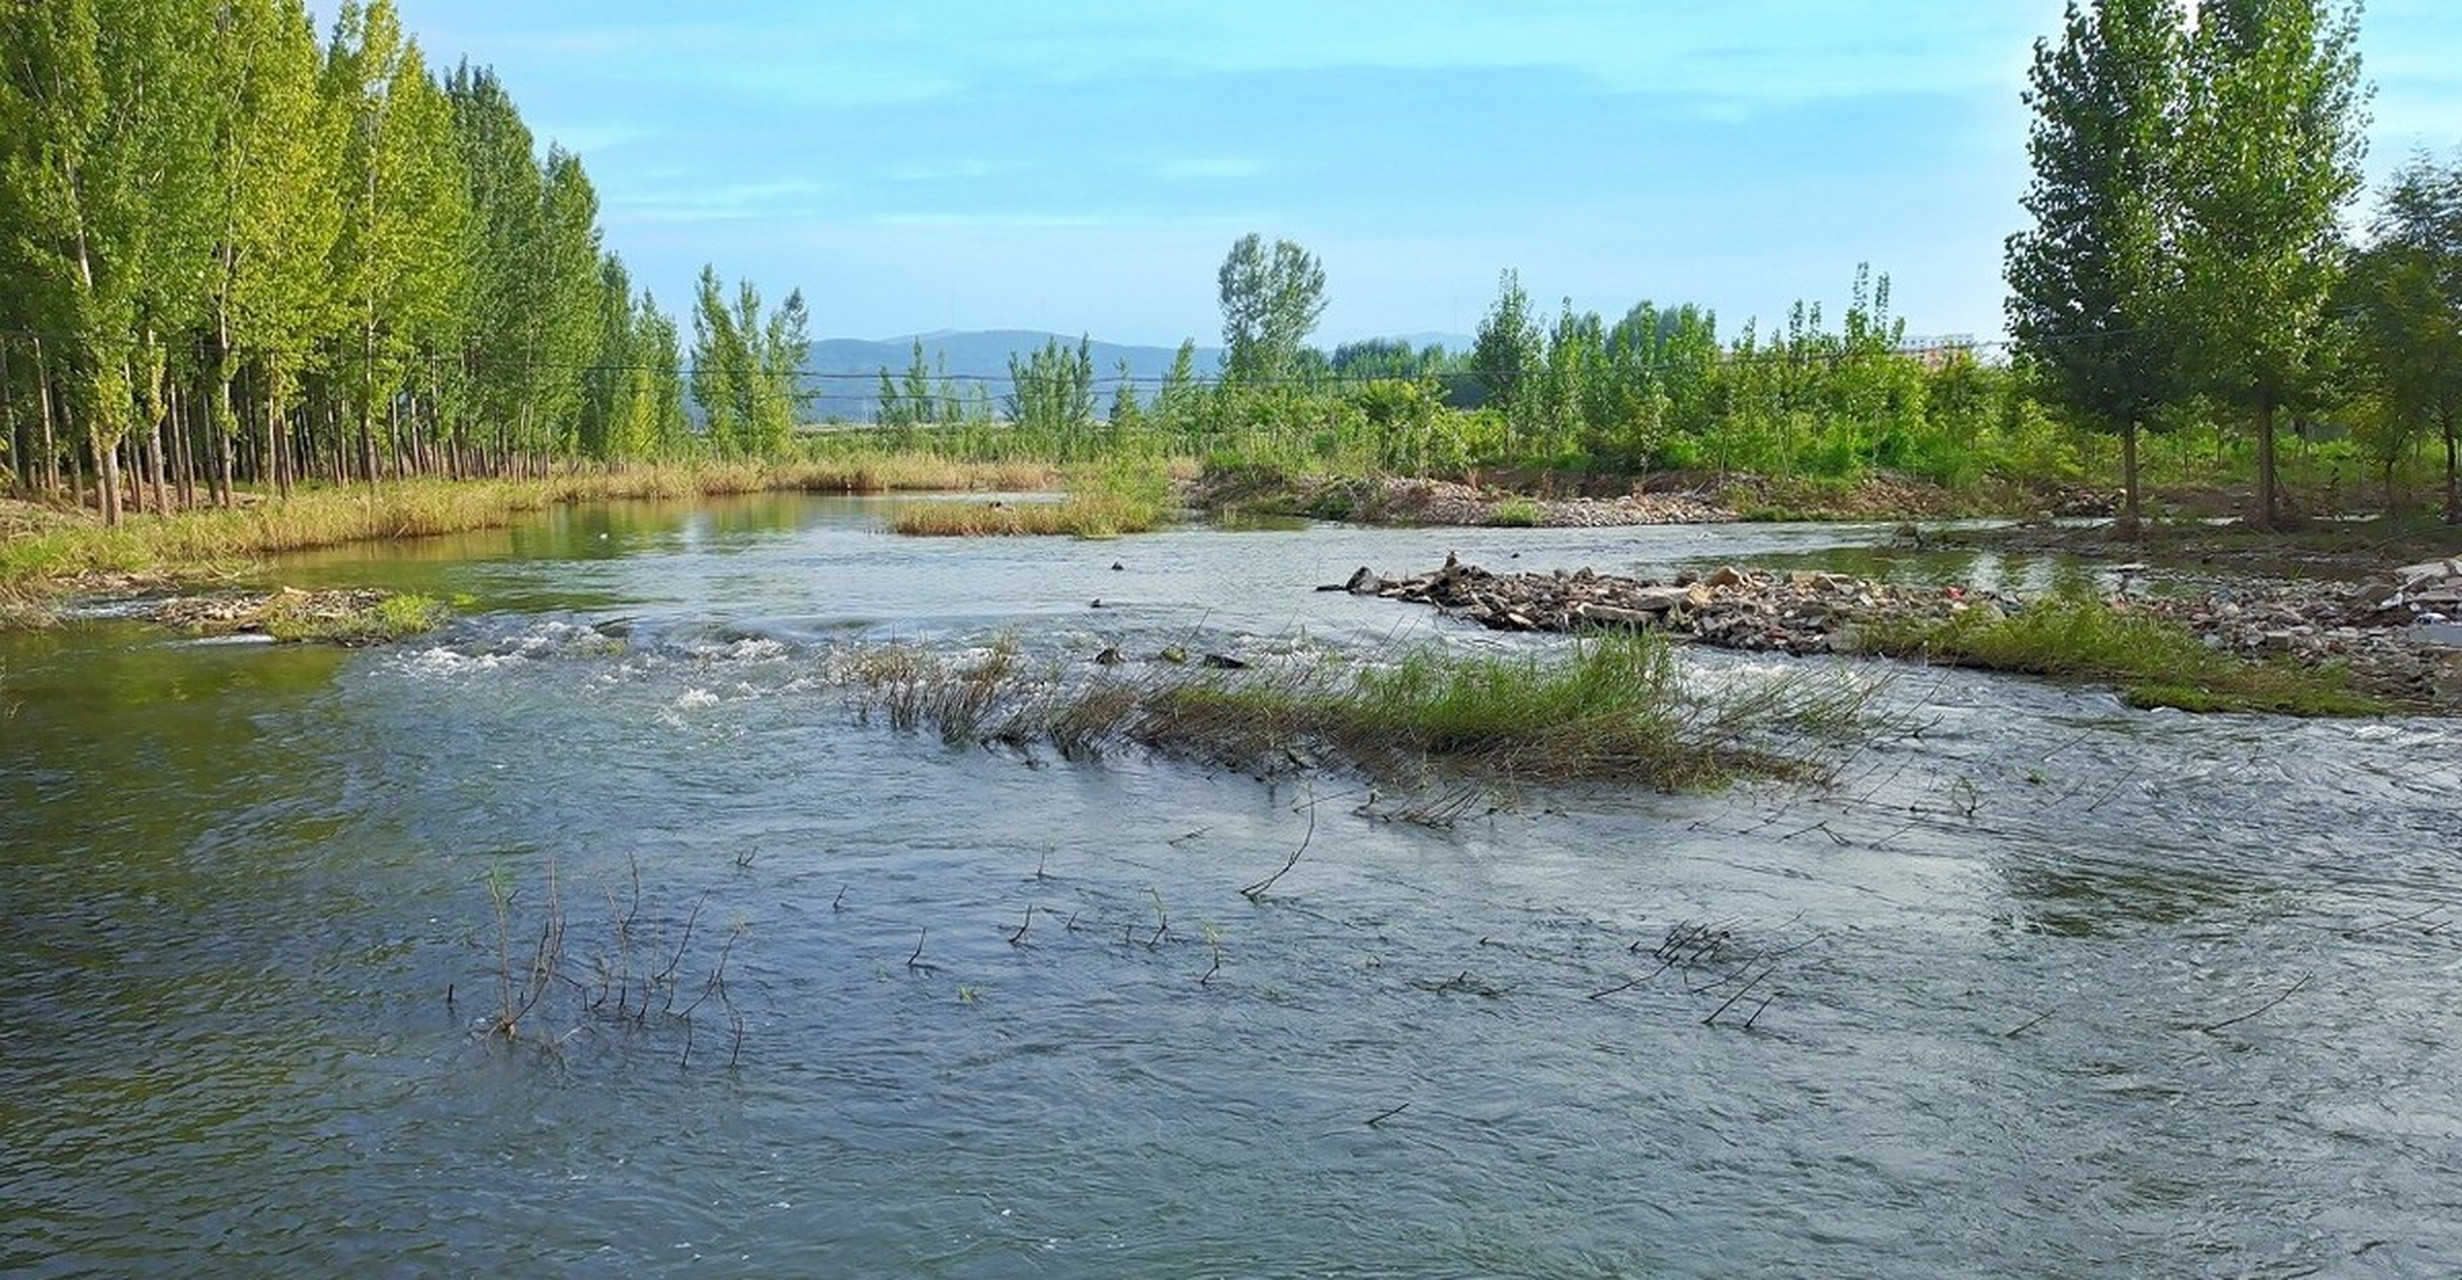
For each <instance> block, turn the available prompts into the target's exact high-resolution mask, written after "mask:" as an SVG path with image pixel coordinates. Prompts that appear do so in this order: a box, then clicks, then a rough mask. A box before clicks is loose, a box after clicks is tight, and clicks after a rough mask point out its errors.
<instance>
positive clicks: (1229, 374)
mask: <svg viewBox="0 0 2462 1280" xmlns="http://www.w3.org/2000/svg"><path fill="white" fill-rule="evenodd" d="M1215 284H1216V291H1217V294H1218V296H1219V298H1220V300H1221V303H1222V345H1223V377H1224V379H1225V380H1227V381H1231V382H1254V383H1275V382H1280V381H1282V380H1284V379H1286V378H1288V377H1290V376H1291V375H1292V373H1293V372H1294V364H1295V362H1296V361H1297V360H1298V358H1299V354H1300V350H1301V347H1302V345H1303V344H1305V343H1306V342H1307V341H1308V335H1309V334H1310V333H1313V332H1315V330H1316V325H1317V319H1318V318H1319V317H1320V316H1322V315H1324V314H1325V268H1324V267H1323V266H1322V265H1321V264H1319V263H1318V262H1317V260H1316V256H1315V255H1314V254H1311V253H1309V252H1308V251H1307V250H1306V249H1303V248H1301V247H1300V246H1298V245H1296V244H1293V243H1292V242H1290V241H1288V240H1276V241H1275V242H1274V247H1273V248H1272V250H1270V251H1269V250H1267V249H1266V247H1265V241H1264V238H1263V237H1261V236H1259V235H1257V234H1256V233H1255V232H1253V231H1252V232H1250V233H1249V234H1247V235H1244V236H1242V237H1240V238H1239V239H1238V240H1237V241H1235V242H1234V243H1233V244H1232V246H1231V251H1230V252H1229V253H1228V254H1226V255H1224V257H1223V261H1222V268H1221V270H1220V271H1219V272H1217V273H1216V276H1215Z"/></svg>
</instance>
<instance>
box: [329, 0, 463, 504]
mask: <svg viewBox="0 0 2462 1280" xmlns="http://www.w3.org/2000/svg"><path fill="white" fill-rule="evenodd" d="M325 81H326V97H327V100H328V101H329V102H331V103H332V104H333V107H334V109H335V110H336V111H337V112H338V113H339V115H340V117H341V121H342V125H341V127H342V129H343V130H344V134H343V147H342V162H341V166H340V191H341V200H340V204H341V209H342V228H341V233H340V235H339V236H338V237H337V238H336V240H335V244H334V255H333V262H334V279H335V284H336V291H337V293H338V295H339V301H340V302H341V304H342V305H343V307H344V308H345V309H346V310H345V317H346V318H345V320H344V327H343V329H342V332H341V333H340V335H339V336H340V337H341V338H342V345H341V347H340V349H339V350H337V352H336V353H335V354H336V367H335V369H334V372H335V374H336V375H337V380H338V381H339V382H340V383H341V385H342V386H343V388H344V390H345V398H346V400H347V402H348V404H349V406H350V408H351V411H352V415H353V420H354V423H355V429H356V441H355V445H356V448H357V451H358V455H359V462H358V470H359V474H360V477H361V478H362V479H365V480H366V481H368V482H369V483H370V484H374V483H376V481H377V478H378V472H379V470H380V466H379V462H378V458H377V448H376V422H375V416H376V411H377V408H378V406H379V405H384V406H386V407H387V408H389V409H390V408H391V407H392V402H393V398H394V395H395V394H396V392H398V391H399V390H400V388H401V386H402V383H403V381H404V379H405V377H406V375H407V373H408V370H409V367H410V364H411V362H412V360H413V358H414V356H416V355H417V354H418V353H419V352H420V350H421V348H422V347H424V348H426V349H427V350H428V352H429V353H430V354H434V353H436V352H437V351H439V350H441V349H443V348H444V347H445V346H446V345H447V344H449V343H451V342H452V340H453V337H454V334H453V329H454V327H455V326H454V317H455V303H457V302H458V301H459V300H460V299H461V297H462V288H461V279H462V275H461V272H462V265H463V264H462V247H463V236H464V235H465V234H466V230H467V222H468V210H469V204H468V194H467V192H466V190H465V183H464V180H463V176H462V172H461V166H460V160H459V157H458V156H457V155H456V154H455V151H454V144H453V134H452V105H451V103H450V102H448V101H447V100H446V98H445V96H444V93H443V90H441V89H440V88H438V87H437V85H436V84H435V83H434V82H433V81H431V80H429V79H428V75H427V65H426V62H425V59H424V58H423V57H422V55H421V54H420V52H419V45H418V42H417V41H416V40H405V39H404V38H403V36H402V31H401V23H400V21H399V19H398V18H397V16H396V15H395V12H394V8H393V5H392V2H391V0H374V2H373V3H371V4H369V5H368V6H367V7H366V8H364V9H362V8H360V7H359V6H358V5H357V4H356V3H346V4H344V5H343V6H342V11H341V16H340V17H339V18H338V19H337V21H336V22H335V26H334V40H333V44H332V47H331V49H330V50H329V52H328V54H327V57H326V72H325ZM338 445H339V442H337V446H338Z"/></svg>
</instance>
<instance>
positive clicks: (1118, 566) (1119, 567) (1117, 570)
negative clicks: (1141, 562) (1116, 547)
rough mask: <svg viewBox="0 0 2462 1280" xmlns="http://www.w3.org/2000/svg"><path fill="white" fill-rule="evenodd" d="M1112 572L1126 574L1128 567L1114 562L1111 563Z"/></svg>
mask: <svg viewBox="0 0 2462 1280" xmlns="http://www.w3.org/2000/svg"><path fill="white" fill-rule="evenodd" d="M1111 571H1112V572H1113V573H1126V572H1128V566H1127V565H1124V564H1122V563H1120V562H1119V561H1117V560H1114V561H1112V562H1111Z"/></svg>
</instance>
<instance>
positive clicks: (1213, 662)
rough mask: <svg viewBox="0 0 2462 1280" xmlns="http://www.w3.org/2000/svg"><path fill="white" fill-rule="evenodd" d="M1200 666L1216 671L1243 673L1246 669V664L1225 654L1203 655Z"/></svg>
mask: <svg viewBox="0 0 2462 1280" xmlns="http://www.w3.org/2000/svg"><path fill="white" fill-rule="evenodd" d="M1201 665H1204V666H1208V667H1212V668H1213V669H1215V670H1216V671H1244V670H1246V669H1247V668H1248V664H1247V663H1245V662H1242V661H1240V660H1239V659H1238V658H1234V657H1232V656H1231V655H1230V654H1227V653H1209V654H1207V655H1205V661H1204V662H1203V663H1202V664H1201Z"/></svg>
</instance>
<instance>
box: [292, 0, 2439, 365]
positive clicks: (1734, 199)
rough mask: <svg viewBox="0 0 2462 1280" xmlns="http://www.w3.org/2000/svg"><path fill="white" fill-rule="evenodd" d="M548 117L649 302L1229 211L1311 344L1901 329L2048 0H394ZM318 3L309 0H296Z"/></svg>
mask: <svg viewBox="0 0 2462 1280" xmlns="http://www.w3.org/2000/svg"><path fill="white" fill-rule="evenodd" d="M397 2H398V4H399V6H400V9H401V13H402V18H403V22H404V25H405V27H406V28H407V29H408V30H409V31H411V32H412V33H413V34H415V35H416V36H418V37H419V39H420V42H421V45H422V47H423V48H424V49H426V50H427V52H428V56H429V59H430V61H431V63H432V64H436V65H450V64H451V63H452V62H453V61H455V60H458V59H459V58H462V57H464V56H467V57H468V58H469V59H470V60H471V61H473V62H477V63H486V64H493V65H494V66H495V67H496V69H497V70H498V72H499V73H500V74H501V75H502V77H503V79H504V81H505V83H506V85H507V87H508V88H509V89H510V90H511V91H512V93H513V96H514V98H515V100H516V101H518V102H519V103H520V104H521V108H522V111H523V114H524V116H525V118H526V119H528V121H529V122H530V124H531V127H532V128H533V129H534V130H535V131H536V132H537V133H538V134H539V136H540V140H541V144H542V146H543V145H545V142H546V141H547V140H548V139H550V138H553V139H555V140H557V141H559V142H561V143H562V144H563V145H564V146H566V147H567V148H569V149H571V150H574V151H577V152H579V153H580V155H581V156H582V159H583V161H584V163H585V165H586V166H587V168H588V171H589V173H590V175H591V178H592V180H593V181H594V182H595V184H596V186H597V189H598V193H599V198H600V202H601V220H602V222H603V224H604V226H605V228H606V232H607V243H608V245H609V247H611V248H613V249H616V250H618V251H619V252H621V253H622V254H623V255H624V258H625V260H626V262H627V263H628V264H629V265H630V266H631V267H632V269H633V273H634V277H635V279H636V280H637V281H638V282H640V283H642V284H644V285H646V286H648V287H650V288H651V289H652V290H654V291H655V292H656V293H657V294H658V295H659V297H660V298H661V300H662V305H664V306H665V307H666V308H667V309H668V310H670V311H675V310H677V309H678V307H679V304H681V303H682V302H684V301H685V299H686V297H687V294H688V291H689V290H690V288H691V283H692V279H693V277H694V276H695V275H696V274H697V273H698V271H699V270H700V267H701V265H702V264H703V263H704V262H709V263H714V264H715V265H716V266H717V268H718V270H719V272H720V273H721V274H722V275H723V276H726V277H727V278H729V279H734V278H738V277H749V278H750V279H752V280H754V281H755V282H757V283H758V284H759V285H760V286H761V287H762V289H763V291H764V292H765V293H766V294H767V295H768V296H769V297H771V298H773V299H774V298H777V297H781V296H783V295H784V294H785V292H786V290H787V289H789V288H801V289H802V290H803V291H804V295H805V297H806V299H807V301H808V303H809V304H810V306H811V308H812V332H813V334H814V336H816V337H866V338H878V337H889V336H896V335H903V334H909V333H918V332H926V331H931V330H938V329H995V328H1016V329H1037V330H1049V331H1054V332H1064V333H1078V332H1089V333H1091V334H1093V335H1094V336H1096V337H1098V338H1103V339H1108V340H1113V341H1124V342H1144V343H1155V344H1166V345H1167V344H1172V343H1176V342H1178V341H1179V340H1180V339H1182V338H1184V337H1195V338H1197V339H1199V340H1200V341H1201V342H1212V341H1213V340H1214V339H1215V338H1216V337H1217V336H1218V334H1219V330H1220V327H1221V322H1220V313H1219V310H1218V307H1217V305H1216V299H1215V293H1214V273H1215V269H1216V267H1217V266H1219V264H1220V263H1221V261H1222V258H1223V255H1224V253H1225V251H1226V250H1227V249H1228V248H1229V247H1230V245H1231V243H1232V242H1233V241H1234V240H1236V239H1237V238H1239V237H1240V236H1241V235H1243V234H1245V233H1247V232H1250V231H1255V232H1259V233H1261V234H1263V235H1264V236H1265V237H1266V238H1267V239H1268V240H1269V241H1270V240H1272V239H1275V238H1287V239H1290V240H1294V241H1297V242H1298V243H1300V244H1301V245H1303V246H1305V247H1306V248H1308V249H1309V250H1310V251H1312V252H1314V253H1315V254H1316V255H1317V256H1318V258H1319V259H1320V260H1321V261H1322V263H1323V264H1324V267H1325V272H1326V277H1327V288H1326V294H1327V299H1328V305H1327V307H1326V310H1325V316H1324V322H1323V325H1322V327H1321V328H1320V329H1319V331H1318V333H1317V335H1316V340H1317V341H1318V343H1319V344H1321V345H1327V346H1330V345H1332V344H1334V343H1337V342H1342V341H1347V340H1351V339H1356V338H1363V337H1373V336H1381V335H1389V334H1404V333H1418V332H1426V331H1439V332H1452V333H1468V332H1470V331H1472V329H1473V328H1474V327H1475V326H1476V325H1477V323H1478V320H1479V317H1480V315H1481V314H1482V313H1483V312H1484V311H1485V310H1486V309H1487V307H1488V305H1489V304H1490V302H1491V301H1492V300H1493V299H1494V297H1495V295H1496V290H1497V278H1498V273H1499V272H1500V271H1502V270H1503V269H1505V268H1513V269H1515V270H1517V271H1518V272H1519V273H1520V276H1521V281H1522V284H1523V285H1524V287H1525V288H1526V289H1527V290H1528V291H1529V292H1530V294H1531V296H1532V297H1533V299H1534V300H1536V301H1537V302H1538V303H1539V304H1540V305H1542V306H1543V307H1545V308H1546V309H1548V310H1549V311H1551V312H1552V311H1553V310H1554V308H1555V306H1556V303H1557V301H1558V300H1559V299H1561V298H1564V297H1567V296H1569V297H1571V298H1572V300H1573V303H1574V305H1575V307H1576V308H1577V309H1580V310H1594V311H1598V312H1601V313H1602V314H1604V315H1606V316H1607V317H1608V318H1609V319H1610V320H1613V319H1614V318H1615V317H1616V316H1618V315H1621V314H1622V313H1623V312H1624V311H1625V310H1626V309H1627V308H1628V307H1630V306H1632V305H1633V304H1634V303H1636V302H1639V301H1642V300H1644V299H1648V300H1652V301H1655V302H1657V303H1659V304H1661V305H1667V304H1671V303H1676V302H1694V303H1699V304H1702V305H1704V306H1708V307H1710V308H1713V309H1714V310H1716V311H1717V312H1718V314H1719V317H1720V320H1721V328H1722V331H1724V332H1727V333H1732V332H1734V331H1735V329H1736V328H1737V327H1738V326H1739V325H1740V324H1741V323H1742V321H1744V320H1745V319H1746V318H1747V317H1750V316H1754V315H1758V316H1760V317H1762V318H1763V319H1764V321H1765V323H1766V322H1768V321H1770V320H1774V319H1776V318H1779V317H1781V316H1783V314H1784V312H1785V310H1786V308H1787V306H1788V305H1789V303H1790V302H1791V301H1793V300H1794V299H1797V298H1808V299H1811V300H1814V301H1819V302H1823V303H1824V304H1825V305H1826V306H1827V308H1828V310H1829V313H1830V314H1831V315H1832V316H1835V315H1836V314H1837V313H1838V311H1839V310H1840V309H1841V307H1842V306H1843V302H1844V298H1845V295H1846V292H1847V289H1848V286H1849V283H1850V281H1851V280H1852V278H1853V275H1854V272H1855V269H1856V266H1857V264H1859V263H1865V262H1869V263H1870V264H1872V267H1873V269H1874V270H1875V271H1876V272H1881V273H1886V274H1887V275H1888V276H1889V277H1890V278H1891V282H1892V301H1893V307H1894V310H1895V312H1896V313H1897V314H1898V315H1900V316H1902V317H1904V318H1905V319H1906V321H1907V325H1908V328H1909V331H1910V332H1911V333H1915V334H1944V335H1945V334H1972V335H1976V336H1979V337H1982V338H1986V339H1989V338H1991V337H1993V336H1996V335H1997V334H1999V333H2000V332H2001V330H2002V329H2003V327H2004V326H2003V323H2002V320H2001V297H2002V287H2001V283H2000V250H2001V243H2002V241H2003V239H2004V238H2005V237H2006V236H2007V235H2008V234H2009V233H2010V232H2011V231H2013V230H2016V229H2017V228H2018V226H2019V225H2020V219H2021V214H2020V212H2019V210H2018V207H2017V198H2018V194H2019V192H2020V191H2021V190H2022V189H2023V187H2024V185H2025V181H2026V160H2025V150H2024V147H2025V136H2026V129H2027V114H2026V110H2025V108H2024V106H2023V105H2022V104H2021V102H2020V100H2019V94H2020V91H2021V90H2022V89H2023V87H2024V83H2025V72H2026V66H2027V63H2028V61H2029V57H2030V50H2031V46H2032V44H2033V42H2034V41H2035V40H2036V39H2037V38H2038V37H2042V36H2048V35H2051V34H2053V33H2055V32H2056V30H2057V28H2058V25H2059V21H2060V11H2061V4H2060V0H1723V2H1718V0H1514V3H1511V4H1504V3H1499V2H1498V0H1407V2H1403V3H1389V2H1387V0H1242V2H1241V3H1237V4H1232V3H1224V2H1222V0H1210V2H1208V3H1187V2H1184V0H1142V2H1141V3H1135V4H1110V3H1107V4H1086V3H1068V2H1066V0H1051V2H1049V3H1041V4H1023V3H1016V2H1015V0H901V2H900V3H871V4H855V3H850V2H848V0H835V2H833V3H811V2H809V0H701V3H698V4H679V3H676V2H675V0H519V2H518V3H514V2H510V0H397ZM312 7H313V8H314V9H315V10H316V11H317V12H318V14H319V15H320V20H322V21H330V19H331V16H332V12H333V9H334V0H315V3H314V4H313V6H312ZM2361 46H2362V53H2363V57H2364V60H2365V68H2366V75H2367V77H2368V79H2369V80H2371V81H2372V82H2374V84H2375V86H2376V94H2375V98H2374V100H2373V102H2372V104H2371V110H2372V114H2373V117H2374V121H2373V124H2372V126H2371V128H2370V137H2371V141H2372V146H2371V155H2370V158H2369V172H2370V175H2371V177H2372V179H2373V178H2376V177H2381V176H2382V175H2383V174H2384V173H2385V172H2386V171H2388V170H2389V169H2390V168H2392V167H2393V166H2394V165H2395V164H2397V163H2399V162H2400V161H2401V160H2402V159H2403V158H2405V157H2406V156H2407V155H2408V154H2410V153H2411V152H2412V151H2414V150H2416V149H2417V148H2419V147H2422V146H2426V147H2429V148H2431V149H2434V150H2438V151H2442V152H2447V153H2451V152H2452V151H2453V150H2454V149H2455V148H2456V147H2457V146H2462V75H2456V74H2454V73H2453V71H2452V68H2454V67H2457V66H2462V13H2458V12H2456V0H2374V2H2373V3H2371V4H2370V5H2369V7H2368V10H2367V12H2366V15H2365V16H2364V18H2363V20H2362V27H2361Z"/></svg>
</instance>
